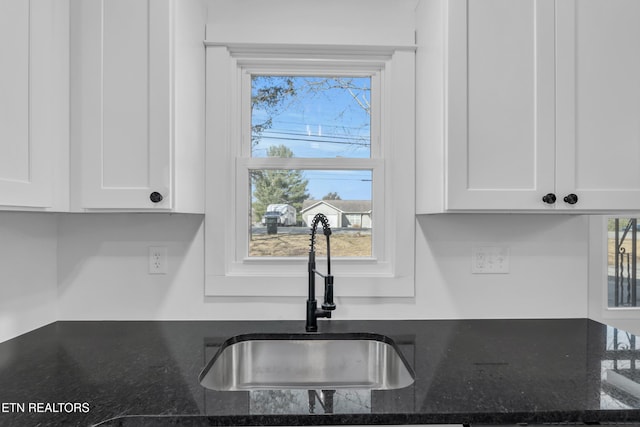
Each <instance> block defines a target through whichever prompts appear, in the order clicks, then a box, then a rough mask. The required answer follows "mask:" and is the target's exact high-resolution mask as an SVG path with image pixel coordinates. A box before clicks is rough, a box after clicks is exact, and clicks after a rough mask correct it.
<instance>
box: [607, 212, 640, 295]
mask: <svg viewBox="0 0 640 427" xmlns="http://www.w3.org/2000/svg"><path fill="white" fill-rule="evenodd" d="M606 241H607V307H609V308H625V307H626V308H635V307H639V306H640V295H638V289H637V288H638V274H639V273H640V272H639V271H638V270H637V267H638V257H639V256H640V254H639V253H638V218H608V220H607V237H606Z"/></svg>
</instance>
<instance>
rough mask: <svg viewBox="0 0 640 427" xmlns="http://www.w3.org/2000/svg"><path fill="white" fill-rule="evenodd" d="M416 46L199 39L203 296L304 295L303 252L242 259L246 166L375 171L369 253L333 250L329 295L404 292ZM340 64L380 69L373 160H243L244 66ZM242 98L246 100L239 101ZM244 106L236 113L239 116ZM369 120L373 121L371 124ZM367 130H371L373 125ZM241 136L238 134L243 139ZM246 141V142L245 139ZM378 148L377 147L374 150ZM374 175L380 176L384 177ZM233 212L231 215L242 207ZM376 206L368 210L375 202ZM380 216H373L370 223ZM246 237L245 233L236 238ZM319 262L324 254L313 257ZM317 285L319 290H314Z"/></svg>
mask: <svg viewBox="0 0 640 427" xmlns="http://www.w3.org/2000/svg"><path fill="white" fill-rule="evenodd" d="M414 56H415V55H414V52H413V51H412V50H411V49H396V48H394V47H379V48H373V47H371V46H368V47H366V48H363V49H358V48H356V47H353V46H348V47H347V46H345V47H343V48H335V47H327V46H322V47H318V46H315V47H314V46H308V47H307V48H306V49H300V47H299V46H296V45H290V46H286V45H285V46H282V45H279V46H273V45H269V46H268V47H266V46H264V45H256V46H255V47H254V49H251V47H250V46H247V45H246V44H243V45H241V46H239V47H238V46H233V45H226V46H225V45H219V44H207V123H206V125H207V143H206V144H207V145H206V147H207V150H206V152H207V155H206V162H207V163H206V164H207V178H206V179H207V200H206V217H205V266H206V279H205V295H207V296H302V295H306V293H307V280H306V277H307V269H306V259H304V258H248V257H245V256H244V252H243V249H241V248H243V247H244V246H243V245H244V243H243V244H242V245H239V244H237V243H238V242H244V241H248V227H247V224H248V221H247V218H246V213H245V212H249V209H248V205H247V204H248V200H247V198H246V197H243V196H242V197H239V196H238V195H240V194H242V195H244V194H246V192H247V191H248V188H249V180H248V173H247V170H248V169H253V168H263V167H267V168H280V167H281V168H292V165H293V168H296V169H305V168H310V169H335V168H337V167H340V168H342V167H344V168H351V169H367V170H372V171H373V175H374V176H373V180H374V194H373V202H374V206H376V207H375V208H374V209H380V210H381V211H383V212H384V215H380V216H381V217H383V218H382V221H383V223H382V224H376V227H377V229H376V230H375V231H374V233H376V237H375V241H374V245H375V247H374V253H373V256H372V257H371V258H343V257H341V258H333V259H332V260H331V261H332V266H333V269H332V270H333V271H332V272H333V274H334V275H335V277H336V290H335V293H336V297H340V296H380V297H412V296H414V294H415V290H414V248H415V216H414V212H415V191H414V188H415V183H414V181H415V178H414V177H415V174H414V153H415V113H414V111H415V109H414V105H415V102H414V99H415V95H414V94H415V83H414V82H415V78H414V77H415V76H414ZM290 67H293V68H295V70H297V71H300V73H302V72H303V71H305V70H306V71H310V72H311V71H313V74H318V73H317V70H328V69H333V70H336V69H338V70H340V71H341V74H347V73H349V71H348V70H351V72H352V73H353V74H354V75H356V74H358V75H362V72H363V71H368V72H370V71H371V70H372V69H377V70H380V73H379V76H380V79H381V81H380V86H381V91H382V98H383V99H384V102H381V103H380V108H381V117H382V122H381V123H380V124H379V126H380V138H381V139H382V141H383V142H382V143H381V144H379V143H378V141H372V158H371V159H330V161H327V159H324V160H323V159H282V160H275V159H268V161H265V160H264V159H260V158H250V157H249V156H247V150H250V135H243V131H242V129H244V128H245V127H246V126H243V123H242V122H241V121H242V118H243V117H247V112H246V111H244V112H243V111H242V109H243V108H244V107H243V105H245V106H246V105H248V103H247V102H243V101H242V96H245V97H246V96H248V95H247V94H246V93H244V94H243V93H242V87H243V85H242V79H243V78H246V75H247V71H252V70H261V71H264V70H273V71H274V73H276V72H278V70H279V71H280V72H282V74H291V73H290V72H283V71H282V70H289V69H291V68H290ZM343 70H344V73H343V72H342V71H343ZM245 101H246V100H245ZM243 113H244V114H243ZM374 126H376V124H375V123H372V129H373V127H374ZM374 133H375V132H374ZM241 141H242V142H241ZM247 141H248V142H247ZM376 150H378V151H376ZM280 163H281V164H280ZM375 183H383V185H381V184H378V185H376V184H375ZM240 212H241V214H238V213H240ZM374 212H376V211H375V210H374ZM379 219H380V218H379V217H378V214H376V221H378V220H379ZM243 239H244V240H243ZM318 264H319V269H322V268H323V266H322V260H321V259H320V260H319V262H318ZM318 291H319V292H318V293H321V289H319V290H318Z"/></svg>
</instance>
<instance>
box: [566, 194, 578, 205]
mask: <svg viewBox="0 0 640 427" xmlns="http://www.w3.org/2000/svg"><path fill="white" fill-rule="evenodd" d="M564 201H565V202H566V203H568V204H570V205H575V204H576V203H578V196H576V195H575V194H573V193H571V194H569V195H568V196H566V197H565V198H564Z"/></svg>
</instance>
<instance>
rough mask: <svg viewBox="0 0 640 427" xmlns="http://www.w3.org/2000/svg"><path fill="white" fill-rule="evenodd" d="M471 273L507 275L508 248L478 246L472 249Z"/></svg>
mask: <svg viewBox="0 0 640 427" xmlns="http://www.w3.org/2000/svg"><path fill="white" fill-rule="evenodd" d="M471 273H473V274H508V273H509V248H508V247H506V246H478V247H474V248H472V249H471Z"/></svg>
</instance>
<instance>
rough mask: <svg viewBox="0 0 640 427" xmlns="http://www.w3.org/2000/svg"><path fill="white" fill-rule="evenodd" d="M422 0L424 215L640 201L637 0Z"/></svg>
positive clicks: (635, 205) (622, 205) (420, 199)
mask: <svg viewBox="0 0 640 427" xmlns="http://www.w3.org/2000/svg"><path fill="white" fill-rule="evenodd" d="M421 8H422V9H419V10H418V13H419V15H418V19H419V22H421V28H422V31H420V26H419V31H418V42H419V50H418V60H417V64H418V74H417V75H418V79H420V78H421V76H423V75H426V79H427V82H425V83H423V84H422V85H418V98H419V101H418V106H417V110H418V111H417V113H418V116H419V117H421V116H424V115H425V114H431V115H432V116H433V115H434V112H435V117H436V120H434V119H433V118H430V119H428V120H426V121H423V122H422V125H419V126H423V127H428V126H433V127H434V129H433V130H429V129H426V130H425V129H422V130H420V129H418V131H417V134H418V141H417V144H418V147H417V155H418V161H417V163H418V171H417V175H418V192H417V206H418V213H430V212H442V211H469V210H477V211H535V212H539V211H569V212H576V211H580V212H583V211H605V210H609V211H612V210H623V209H640V192H639V190H640V168H638V164H639V163H640V56H638V55H635V52H638V51H639V50H640V28H639V27H638V26H637V25H636V22H637V20H638V19H639V18H640V3H639V2H637V1H634V0H615V1H608V0H593V1H590V2H578V1H572V0H568V1H565V0H562V1H557V2H556V1H554V0H522V1H518V2H514V1H510V0H474V1H468V0H450V1H447V2H440V1H437V0H433V1H431V0H427V1H426V2H425V3H424V4H422V5H421ZM434 12H435V13H436V15H437V16H439V17H441V21H442V22H440V23H438V22H433V21H434V18H432V17H431V15H432V14H433V13H434ZM429 20H431V21H432V22H429V23H428V24H427V23H425V22H424V21H429ZM421 56H422V58H421ZM432 68H435V69H436V70H443V71H432V70H431V69H432ZM438 87H444V91H442V89H440V91H438ZM420 99H421V100H420ZM439 108H440V109H442V111H439ZM418 123H420V120H418ZM438 126H439V127H440V130H438ZM438 175H440V176H441V177H442V178H440V177H439V176H438ZM547 195H548V196H547ZM545 196H547V197H545ZM554 197H555V202H553V200H554ZM565 198H566V201H565ZM543 199H544V201H543ZM576 199H577V200H576ZM572 202H573V203H572Z"/></svg>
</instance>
